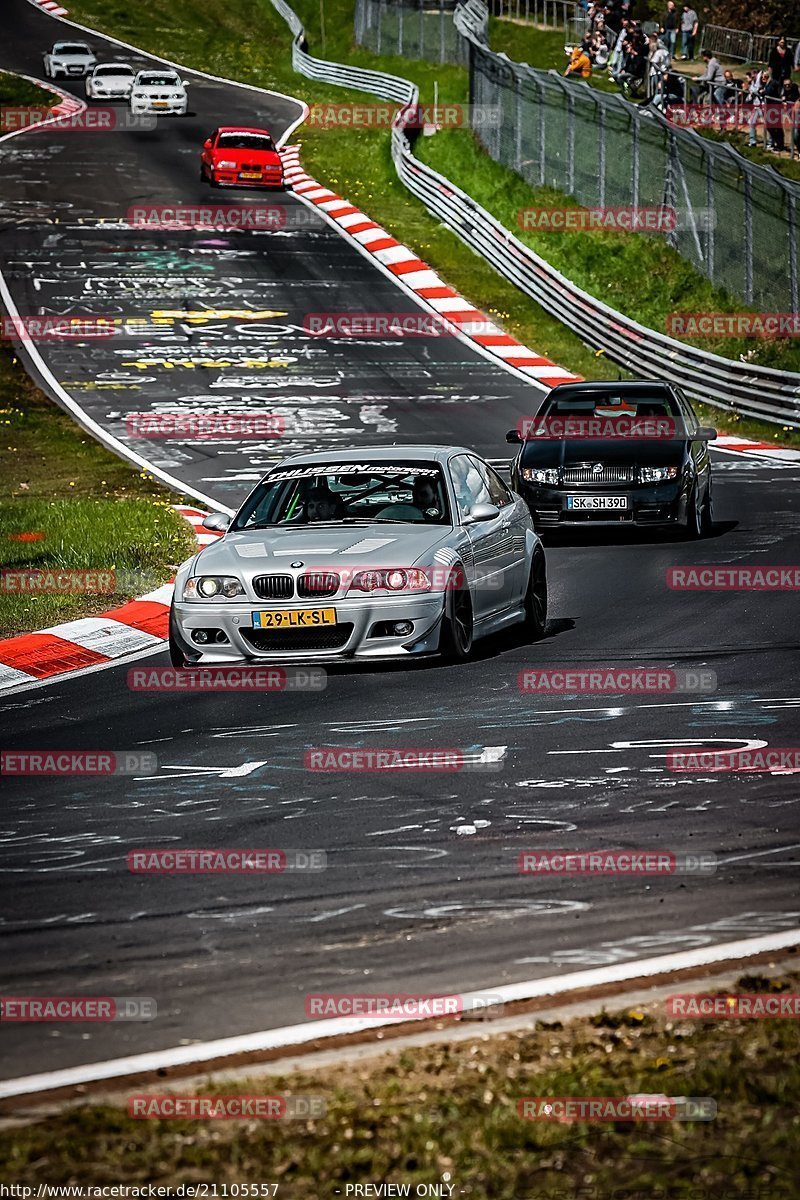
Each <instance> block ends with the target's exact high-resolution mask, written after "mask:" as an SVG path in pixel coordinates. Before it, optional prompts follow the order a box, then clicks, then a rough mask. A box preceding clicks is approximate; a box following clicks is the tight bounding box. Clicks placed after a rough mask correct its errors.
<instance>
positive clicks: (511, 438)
mask: <svg viewBox="0 0 800 1200" xmlns="http://www.w3.org/2000/svg"><path fill="white" fill-rule="evenodd" d="M506 441H507V442H508V444H509V445H510V446H518V445H520V444H521V442H522V434H521V433H520V431H519V430H518V429H509V431H508V433H507V434H506Z"/></svg>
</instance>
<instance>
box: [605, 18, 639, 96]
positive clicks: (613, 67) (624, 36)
mask: <svg viewBox="0 0 800 1200" xmlns="http://www.w3.org/2000/svg"><path fill="white" fill-rule="evenodd" d="M632 28H633V21H623V23H622V28H621V29H620V31H619V33H618V34H617V40H616V42H615V43H614V49H613V50H612V51H611V57H610V58H609V60H608V69H609V71H610V72H611V77H612V79H613V80H614V82H615V83H616V82H618V79H617V76H618V75H619V73H620V71H621V70H622V60H623V59H624V57H625V51H624V48H623V47H624V46H625V43H626V41H627V40H628V38H629V37H630V33H631V30H632Z"/></svg>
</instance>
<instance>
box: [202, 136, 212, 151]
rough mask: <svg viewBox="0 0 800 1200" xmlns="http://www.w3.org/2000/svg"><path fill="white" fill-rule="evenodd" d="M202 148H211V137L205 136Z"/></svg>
mask: <svg viewBox="0 0 800 1200" xmlns="http://www.w3.org/2000/svg"><path fill="white" fill-rule="evenodd" d="M203 149H204V150H210V149H211V138H206V140H205V141H204V142H203Z"/></svg>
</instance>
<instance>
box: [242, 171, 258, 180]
mask: <svg viewBox="0 0 800 1200" xmlns="http://www.w3.org/2000/svg"><path fill="white" fill-rule="evenodd" d="M239 178H240V179H260V178H261V172H260V171H240V172H239Z"/></svg>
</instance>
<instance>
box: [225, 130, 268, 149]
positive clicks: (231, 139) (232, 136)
mask: <svg viewBox="0 0 800 1200" xmlns="http://www.w3.org/2000/svg"><path fill="white" fill-rule="evenodd" d="M217 145H218V146H219V148H220V149H221V150H223V149H224V150H274V149H275V143H274V142H273V140H272V138H271V137H270V136H269V134H266V133H221V134H220V135H219V141H218V142H217Z"/></svg>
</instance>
